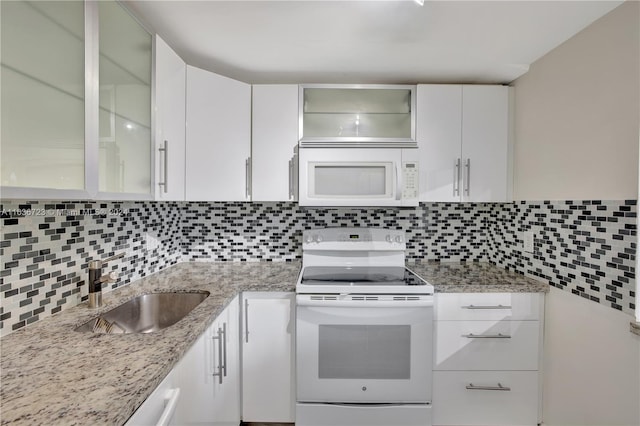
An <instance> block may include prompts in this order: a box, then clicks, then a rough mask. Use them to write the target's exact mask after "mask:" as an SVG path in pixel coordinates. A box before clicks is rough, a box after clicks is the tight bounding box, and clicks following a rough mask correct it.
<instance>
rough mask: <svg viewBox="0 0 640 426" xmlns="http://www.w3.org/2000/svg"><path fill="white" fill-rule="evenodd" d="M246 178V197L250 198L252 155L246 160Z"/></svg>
mask: <svg viewBox="0 0 640 426" xmlns="http://www.w3.org/2000/svg"><path fill="white" fill-rule="evenodd" d="M244 179H245V182H246V183H245V185H244V195H245V197H246V198H249V196H250V195H251V190H250V188H251V157H248V158H247V159H246V160H244Z"/></svg>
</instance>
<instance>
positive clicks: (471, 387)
mask: <svg viewBox="0 0 640 426" xmlns="http://www.w3.org/2000/svg"><path fill="white" fill-rule="evenodd" d="M466 388H467V389H468V390H487V391H510V390H511V388H510V387H508V386H502V384H501V383H498V386H475V385H474V384H473V383H469V384H468V385H467V386H466Z"/></svg>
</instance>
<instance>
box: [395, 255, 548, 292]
mask: <svg viewBox="0 0 640 426" xmlns="http://www.w3.org/2000/svg"><path fill="white" fill-rule="evenodd" d="M407 267H408V268H409V269H411V270H412V271H413V272H415V273H416V274H418V275H419V276H421V277H422V278H423V279H425V280H426V281H428V282H429V283H431V284H432V285H433V287H434V289H435V292H436V293H500V292H503V293H546V292H548V291H549V284H546V283H543V282H541V281H536V280H534V279H532V278H527V277H525V276H524V275H520V274H517V273H515V272H511V271H507V270H505V269H502V268H499V267H497V266H494V265H491V264H489V263H478V262H469V263H442V262H418V263H410V264H407Z"/></svg>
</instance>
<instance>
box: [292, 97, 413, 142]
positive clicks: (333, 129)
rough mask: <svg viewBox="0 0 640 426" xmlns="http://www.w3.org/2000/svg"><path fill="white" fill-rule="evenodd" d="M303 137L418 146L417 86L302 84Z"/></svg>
mask: <svg viewBox="0 0 640 426" xmlns="http://www.w3.org/2000/svg"><path fill="white" fill-rule="evenodd" d="M299 105H300V143H301V146H303V147H305V146H307V147H314V146H315V147H319V146H333V147H339V146H369V145H370V146H393V147H415V146H416V142H415V140H416V139H415V86H405V85H357V86H355V85H303V86H300V102H299Z"/></svg>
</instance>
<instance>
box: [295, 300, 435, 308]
mask: <svg viewBox="0 0 640 426" xmlns="http://www.w3.org/2000/svg"><path fill="white" fill-rule="evenodd" d="M296 304H297V305H298V306H311V307H319V308H368V309H372V308H373V309H375V308H420V307H432V306H433V299H431V300H385V301H377V300H340V299H337V300H311V299H306V298H297V299H296Z"/></svg>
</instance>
